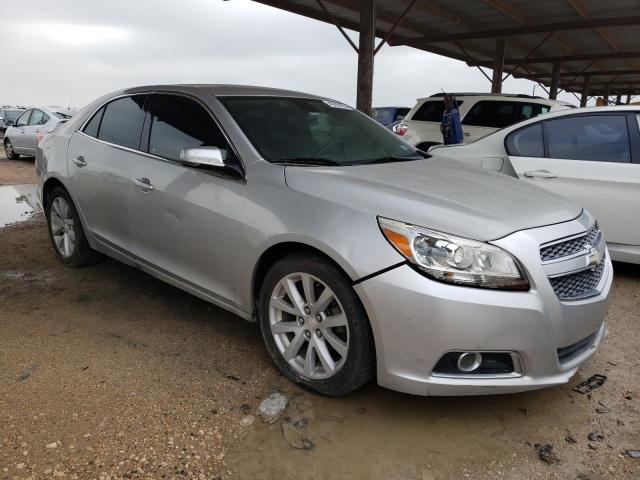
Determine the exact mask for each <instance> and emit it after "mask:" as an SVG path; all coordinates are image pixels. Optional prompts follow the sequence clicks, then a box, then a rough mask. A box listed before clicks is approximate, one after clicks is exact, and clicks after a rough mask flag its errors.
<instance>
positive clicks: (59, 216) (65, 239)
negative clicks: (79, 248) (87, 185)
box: [51, 197, 76, 258]
mask: <svg viewBox="0 0 640 480" xmlns="http://www.w3.org/2000/svg"><path fill="white" fill-rule="evenodd" d="M51 233H52V235H53V242H54V244H55V246H56V249H58V252H60V255H62V256H63V257H65V258H69V257H70V256H71V255H73V253H74V252H75V249H76V231H75V228H74V221H73V216H72V214H71V208H70V207H69V204H68V203H67V201H66V200H65V199H64V198H62V197H56V198H55V199H54V200H53V202H52V204H51Z"/></svg>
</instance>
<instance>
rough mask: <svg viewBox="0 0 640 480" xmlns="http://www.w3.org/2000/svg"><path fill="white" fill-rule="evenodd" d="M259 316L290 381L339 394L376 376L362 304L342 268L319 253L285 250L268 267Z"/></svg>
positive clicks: (269, 344) (268, 342) (264, 334)
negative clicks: (284, 255) (318, 254)
mask: <svg viewBox="0 0 640 480" xmlns="http://www.w3.org/2000/svg"><path fill="white" fill-rule="evenodd" d="M310 292H311V293H310ZM292 296H293V297H297V300H298V301H297V302H294V301H292V300H291V298H292ZM296 305H297V306H296ZM258 321H259V323H260V330H261V332H262V338H263V339H264V342H265V344H266V346H267V351H268V352H269V355H270V356H271V358H272V360H273V362H274V363H275V364H276V366H277V367H278V369H279V370H280V371H281V372H282V373H283V374H284V375H285V376H286V377H287V378H288V379H290V380H291V381H293V382H294V383H297V384H299V385H301V386H303V387H305V388H308V389H310V390H313V391H315V392H318V393H321V394H323V395H331V396H338V395H345V394H347V393H349V392H352V391H353V390H355V389H357V388H358V387H360V386H362V385H364V384H365V383H367V382H368V381H369V380H371V379H372V378H374V376H375V371H376V370H375V367H376V362H375V347H374V342H373V333H372V331H371V326H370V324H369V320H368V318H367V315H366V312H365V310H364V307H363V306H362V304H361V302H360V299H359V298H358V296H357V294H356V292H355V291H354V289H353V287H352V286H351V282H350V280H349V279H348V278H347V277H346V276H345V275H344V273H343V272H342V271H340V270H339V269H338V268H337V267H335V266H334V265H332V264H331V263H329V262H328V261H326V260H325V259H324V258H322V257H320V256H314V255H302V254H294V255H290V256H287V257H285V258H282V259H281V260H279V261H277V262H276V263H275V264H274V265H273V266H272V267H271V268H270V269H269V271H268V272H267V274H266V276H265V278H264V281H263V282H262V285H261V288H260V294H259V299H258ZM285 357H286V358H285Z"/></svg>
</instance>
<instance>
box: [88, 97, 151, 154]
mask: <svg viewBox="0 0 640 480" xmlns="http://www.w3.org/2000/svg"><path fill="white" fill-rule="evenodd" d="M146 98H147V96H146V95H134V96H132V97H124V98H119V99H118V100H114V101H113V102H111V103H108V104H107V105H106V107H105V111H104V114H103V115H102V123H101V124H100V131H99V132H98V138H99V139H100V140H104V141H105V142H109V143H114V144H116V145H122V146H123V147H128V148H135V149H137V148H139V147H140V135H141V134H142V124H143V123H144V117H145V111H144V109H143V107H144V101H145V99H146Z"/></svg>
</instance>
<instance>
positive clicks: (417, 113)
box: [394, 93, 575, 151]
mask: <svg viewBox="0 0 640 480" xmlns="http://www.w3.org/2000/svg"><path fill="white" fill-rule="evenodd" d="M452 95H455V97H456V100H457V102H458V110H459V111H460V119H461V120H462V130H463V131H464V136H465V143H466V142H467V141H472V140H477V139H478V138H481V137H484V136H485V135H488V134H490V133H493V132H495V131H496V130H498V129H500V128H504V127H507V126H509V125H512V124H514V123H517V122H520V121H522V120H527V119H529V118H532V117H535V116H537V115H540V114H543V113H548V112H555V111H557V110H564V109H567V108H575V107H574V106H573V105H571V104H570V103H566V102H560V101H556V100H548V99H546V98H540V97H532V96H530V95H509V94H490V93H453V94H452ZM443 114H444V94H442V93H437V94H435V95H431V96H430V97H427V98H420V99H418V103H417V104H416V105H415V106H414V107H413V108H412V109H411V111H410V112H409V113H408V114H407V116H406V117H405V119H404V120H403V121H402V123H400V124H399V125H397V126H396V127H395V128H394V132H396V133H397V134H398V135H400V136H402V137H403V138H404V140H406V141H407V142H409V143H410V144H411V145H413V146H416V147H418V148H419V149H420V150H424V151H427V150H428V149H429V147H431V146H433V145H439V144H441V143H442V133H441V132H440V122H442V115H443Z"/></svg>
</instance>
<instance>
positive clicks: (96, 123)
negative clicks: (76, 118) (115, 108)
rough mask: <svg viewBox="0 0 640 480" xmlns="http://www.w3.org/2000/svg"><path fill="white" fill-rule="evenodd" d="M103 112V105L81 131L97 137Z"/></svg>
mask: <svg viewBox="0 0 640 480" xmlns="http://www.w3.org/2000/svg"><path fill="white" fill-rule="evenodd" d="M103 113H104V107H102V108H101V109H100V110H98V111H97V112H96V113H95V114H94V115H93V117H91V120H89V122H88V123H87V124H86V125H85V127H84V130H83V132H84V133H86V134H87V135H89V136H91V137H96V138H98V131H99V130H100V122H101V121H102V114H103Z"/></svg>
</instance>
